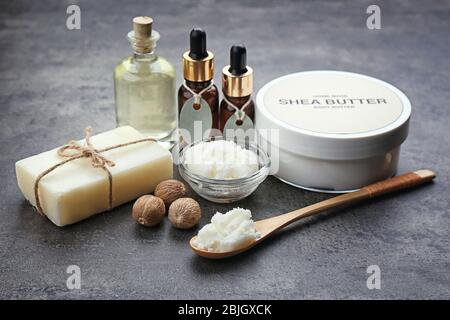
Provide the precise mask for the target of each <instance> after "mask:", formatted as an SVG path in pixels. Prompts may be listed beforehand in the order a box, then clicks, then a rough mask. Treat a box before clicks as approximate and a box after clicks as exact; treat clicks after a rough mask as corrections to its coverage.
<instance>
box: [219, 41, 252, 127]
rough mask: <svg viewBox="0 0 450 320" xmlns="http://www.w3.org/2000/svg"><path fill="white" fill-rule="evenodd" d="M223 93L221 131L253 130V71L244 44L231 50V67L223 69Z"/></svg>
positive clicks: (236, 45)
mask: <svg viewBox="0 0 450 320" xmlns="http://www.w3.org/2000/svg"><path fill="white" fill-rule="evenodd" d="M222 91H223V94H224V98H223V99H222V102H221V103H220V119H219V127H220V130H221V131H222V132H224V130H227V129H243V130H247V129H251V128H253V122H254V117H255V105H254V103H253V100H252V98H251V95H252V91H253V69H252V68H250V67H249V66H247V49H246V48H245V46H244V45H242V44H235V45H233V46H232V47H231V49H230V65H228V66H226V67H224V68H223V69H222ZM224 133H225V132H224Z"/></svg>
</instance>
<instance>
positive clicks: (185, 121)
mask: <svg viewBox="0 0 450 320" xmlns="http://www.w3.org/2000/svg"><path fill="white" fill-rule="evenodd" d="M179 127H180V129H184V130H181V131H180V134H181V138H182V139H183V140H184V141H185V142H188V143H191V142H194V141H195V140H200V139H202V138H203V134H204V133H205V132H206V131H208V130H210V129H212V112H211V108H210V106H209V105H208V103H207V102H206V100H205V99H203V98H200V101H199V103H196V101H195V98H194V97H192V98H190V99H188V100H186V102H185V103H184V104H183V107H182V108H181V112H180V122H179ZM187 134H189V135H190V136H187Z"/></svg>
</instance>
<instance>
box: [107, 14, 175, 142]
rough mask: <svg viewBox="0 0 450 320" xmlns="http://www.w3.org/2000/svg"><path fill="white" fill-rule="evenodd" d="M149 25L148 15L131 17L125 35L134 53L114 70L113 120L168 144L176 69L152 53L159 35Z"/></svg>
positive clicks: (173, 126) (172, 121) (173, 103)
mask: <svg viewBox="0 0 450 320" xmlns="http://www.w3.org/2000/svg"><path fill="white" fill-rule="evenodd" d="M152 24H153V19H152V18H150V17H144V16H143V17H135V18H134V19H133V30H132V31H130V32H129V33H128V36H127V38H128V40H129V41H130V43H131V47H132V49H133V52H134V53H133V55H131V56H129V57H127V58H125V59H124V60H122V61H121V62H120V63H119V64H118V65H117V66H116V68H115V69H114V89H115V101H116V120H117V125H118V126H123V125H130V126H132V127H134V128H135V129H137V130H139V131H140V132H141V133H143V134H144V135H145V136H148V137H152V138H154V139H156V140H159V141H168V142H167V143H168V145H167V147H170V146H171V145H172V143H173V141H171V139H173V137H172V133H173V132H174V131H175V129H176V128H177V120H178V112H177V106H176V97H175V94H176V72H175V68H174V66H173V65H172V64H171V63H170V62H169V61H167V60H166V59H165V58H163V57H161V56H159V55H156V54H155V53H154V49H155V47H156V42H157V41H158V40H159V38H160V35H159V33H158V32H157V31H155V30H152Z"/></svg>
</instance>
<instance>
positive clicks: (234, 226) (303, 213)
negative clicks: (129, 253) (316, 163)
mask: <svg viewBox="0 0 450 320" xmlns="http://www.w3.org/2000/svg"><path fill="white" fill-rule="evenodd" d="M435 177H436V174H435V173H434V172H433V171H431V170H417V171H414V172H408V173H405V174H403V175H400V176H397V177H394V178H390V179H387V180H384V181H381V182H377V183H374V184H371V185H368V186H366V187H364V188H361V189H360V190H358V191H355V192H352V193H347V194H343V195H340V196H337V197H334V198H331V199H327V200H325V201H321V202H318V203H315V204H312V205H310V206H307V207H304V208H301V209H297V210H295V211H292V212H289V213H285V214H282V215H278V216H274V217H272V218H268V219H264V220H259V221H256V222H255V223H253V221H252V220H250V217H251V215H250V211H248V210H244V209H239V208H238V209H233V210H232V211H230V212H228V213H226V214H225V215H221V214H216V215H215V216H214V217H213V218H212V219H211V223H210V224H208V225H206V226H205V227H203V228H202V229H201V230H200V232H199V233H198V235H197V236H195V237H193V238H192V239H191V241H190V246H191V248H192V250H193V251H194V252H195V253H197V254H198V255H199V256H202V257H204V258H208V259H223V258H227V257H231V256H234V255H237V254H239V253H241V252H244V251H247V250H248V249H251V248H252V247H254V246H255V245H256V244H258V243H260V242H261V241H263V240H264V239H267V238H268V237H270V236H271V235H273V234H274V233H275V232H276V231H278V230H280V229H282V228H284V227H286V226H287V225H289V224H291V223H293V222H295V221H297V220H300V219H302V218H306V217H309V216H312V215H314V214H317V213H321V212H323V211H325V210H328V209H331V208H335V207H338V206H344V205H349V204H353V203H356V202H360V201H363V200H368V199H371V198H374V197H377V196H380V195H383V194H386V193H391V192H394V191H398V190H401V189H407V188H411V187H414V186H417V185H420V184H422V183H425V182H429V181H431V180H433V179H434V178H435Z"/></svg>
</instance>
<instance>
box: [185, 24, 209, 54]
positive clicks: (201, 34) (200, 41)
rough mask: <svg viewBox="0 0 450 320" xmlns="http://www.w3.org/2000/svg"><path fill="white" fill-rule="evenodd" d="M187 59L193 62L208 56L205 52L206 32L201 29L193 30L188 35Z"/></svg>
mask: <svg viewBox="0 0 450 320" xmlns="http://www.w3.org/2000/svg"><path fill="white" fill-rule="evenodd" d="M190 45H191V48H190V50H189V57H191V58H192V59H194V60H202V59H204V58H206V57H207V56H208V51H207V50H206V31H205V30H203V29H201V28H194V29H192V30H191V34H190Z"/></svg>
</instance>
